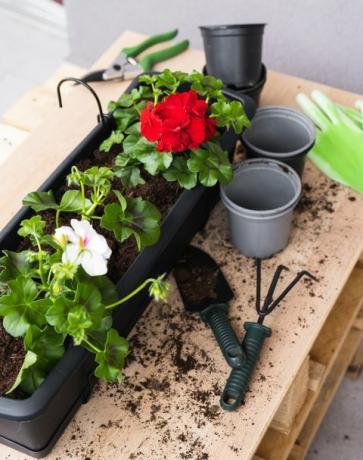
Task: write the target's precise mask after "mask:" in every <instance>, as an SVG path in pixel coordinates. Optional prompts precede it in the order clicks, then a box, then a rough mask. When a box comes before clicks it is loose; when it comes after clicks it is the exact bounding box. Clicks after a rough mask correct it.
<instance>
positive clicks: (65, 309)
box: [45, 296, 72, 334]
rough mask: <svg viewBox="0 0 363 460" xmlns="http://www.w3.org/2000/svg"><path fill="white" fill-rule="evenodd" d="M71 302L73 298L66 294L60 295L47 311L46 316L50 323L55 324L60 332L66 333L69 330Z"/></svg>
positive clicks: (55, 327)
mask: <svg viewBox="0 0 363 460" xmlns="http://www.w3.org/2000/svg"><path fill="white" fill-rule="evenodd" d="M71 304H72V301H71V300H69V299H67V298H66V297H64V296H59V297H57V298H56V299H55V300H54V302H53V304H52V305H51V306H50V307H49V308H48V311H47V312H46V315H45V317H46V320H47V322H48V324H50V325H51V326H53V327H54V329H55V330H56V332H57V333H58V334H65V333H66V332H67V325H68V324H67V320H68V313H69V310H70V308H71Z"/></svg>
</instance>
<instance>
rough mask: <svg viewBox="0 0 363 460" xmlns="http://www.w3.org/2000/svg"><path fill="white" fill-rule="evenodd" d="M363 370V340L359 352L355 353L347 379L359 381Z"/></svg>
mask: <svg viewBox="0 0 363 460" xmlns="http://www.w3.org/2000/svg"><path fill="white" fill-rule="evenodd" d="M362 370H363V340H362V341H361V343H360V344H359V346H358V349H357V351H356V352H355V354H354V356H353V359H352V361H351V363H350V364H349V367H348V371H347V377H348V378H350V379H352V380H355V379H358V378H359V377H360V376H361V374H362Z"/></svg>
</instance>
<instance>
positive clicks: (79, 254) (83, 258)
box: [54, 219, 111, 276]
mask: <svg viewBox="0 0 363 460" xmlns="http://www.w3.org/2000/svg"><path fill="white" fill-rule="evenodd" d="M71 226H72V228H71V227H67V226H63V227H59V228H57V229H56V231H55V235H54V238H55V239H56V241H58V243H59V244H60V245H61V246H62V247H63V248H64V252H63V256H62V262H63V263H66V262H72V263H74V264H76V265H81V266H82V268H83V269H84V271H85V272H86V273H88V274H89V275H90V276H99V275H105V274H106V273H107V262H108V259H109V258H110V256H111V249H110V248H109V246H108V244H107V241H106V238H105V237H104V236H102V235H99V234H98V233H97V232H96V230H95V229H94V228H93V227H92V225H91V224H90V223H89V222H88V221H87V220H76V219H72V220H71Z"/></svg>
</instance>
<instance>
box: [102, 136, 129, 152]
mask: <svg viewBox="0 0 363 460" xmlns="http://www.w3.org/2000/svg"><path fill="white" fill-rule="evenodd" d="M124 137H125V136H124V135H123V134H122V132H121V131H112V132H111V134H110V136H109V137H108V138H107V139H105V140H104V141H103V142H102V143H101V145H100V150H101V152H109V151H110V150H111V148H112V147H113V146H114V145H115V144H121V142H122V141H123V140H124Z"/></svg>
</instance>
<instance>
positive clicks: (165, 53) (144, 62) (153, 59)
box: [138, 40, 189, 72]
mask: <svg viewBox="0 0 363 460" xmlns="http://www.w3.org/2000/svg"><path fill="white" fill-rule="evenodd" d="M188 46H189V41H188V40H183V41H181V42H179V43H177V44H176V45H173V46H170V47H169V48H166V49H164V50H160V51H155V52H154V53H150V54H148V55H147V56H145V57H144V58H142V59H140V61H139V62H138V64H139V66H140V67H141V68H142V70H143V71H144V72H149V71H150V70H151V69H152V68H153V67H154V65H155V64H158V63H159V62H163V61H166V60H167V59H170V58H172V57H174V56H177V55H178V54H180V53H182V52H183V51H185V50H186V49H187V48H188Z"/></svg>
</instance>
